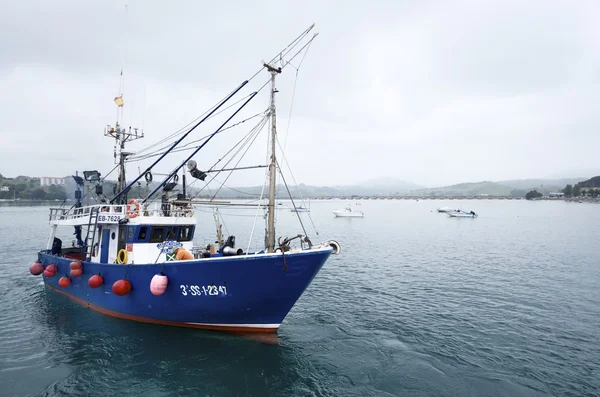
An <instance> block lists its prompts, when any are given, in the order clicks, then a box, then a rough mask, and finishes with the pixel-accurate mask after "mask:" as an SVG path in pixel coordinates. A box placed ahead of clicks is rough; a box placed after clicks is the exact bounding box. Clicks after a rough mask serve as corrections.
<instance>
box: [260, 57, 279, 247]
mask: <svg viewBox="0 0 600 397" xmlns="http://www.w3.org/2000/svg"><path fill="white" fill-rule="evenodd" d="M264 66H265V68H267V70H268V71H269V72H270V73H271V110H270V113H271V164H270V165H269V205H268V209H267V211H268V220H267V236H266V247H265V249H266V251H267V252H273V251H274V250H275V183H276V178H275V176H276V170H275V144H276V139H277V119H276V114H275V93H277V92H278V91H277V88H275V76H277V75H278V74H279V73H281V68H275V67H273V66H271V65H269V64H267V63H265V64H264Z"/></svg>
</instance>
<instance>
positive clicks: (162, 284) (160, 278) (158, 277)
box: [150, 272, 169, 295]
mask: <svg viewBox="0 0 600 397" xmlns="http://www.w3.org/2000/svg"><path fill="white" fill-rule="evenodd" d="M168 283H169V279H168V277H167V276H166V275H165V274H164V273H163V272H160V273H158V274H155V275H154V277H152V280H151V281H150V292H152V295H162V294H164V293H165V291H166V290H167V284H168Z"/></svg>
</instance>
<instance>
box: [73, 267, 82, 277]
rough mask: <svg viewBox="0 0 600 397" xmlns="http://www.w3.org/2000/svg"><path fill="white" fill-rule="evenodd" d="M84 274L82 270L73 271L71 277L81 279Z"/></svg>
mask: <svg viewBox="0 0 600 397" xmlns="http://www.w3.org/2000/svg"><path fill="white" fill-rule="evenodd" d="M82 274H83V270H81V269H71V277H79V276H81V275H82Z"/></svg>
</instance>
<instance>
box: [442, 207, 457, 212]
mask: <svg viewBox="0 0 600 397" xmlns="http://www.w3.org/2000/svg"><path fill="white" fill-rule="evenodd" d="M452 211H456V210H453V209H452V208H450V207H441V208H438V209H437V212H444V213H448V212H452Z"/></svg>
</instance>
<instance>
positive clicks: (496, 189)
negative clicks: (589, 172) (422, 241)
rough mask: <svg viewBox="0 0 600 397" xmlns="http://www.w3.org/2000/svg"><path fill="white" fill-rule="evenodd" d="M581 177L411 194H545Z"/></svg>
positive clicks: (488, 183) (465, 185) (480, 184)
mask: <svg viewBox="0 0 600 397" xmlns="http://www.w3.org/2000/svg"><path fill="white" fill-rule="evenodd" d="M581 179H582V178H562V179H517V180H508V181H498V182H491V181H483V182H475V183H460V184H457V185H452V186H444V187H439V188H432V189H421V190H415V191H412V192H410V194H414V195H424V196H443V195H448V196H477V195H482V194H484V195H490V196H515V197H524V196H525V194H527V192H528V191H531V190H537V191H538V192H540V193H543V194H548V193H551V192H560V191H561V190H562V189H564V187H565V186H566V185H568V184H575V183H577V181H580V180H581Z"/></svg>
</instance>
